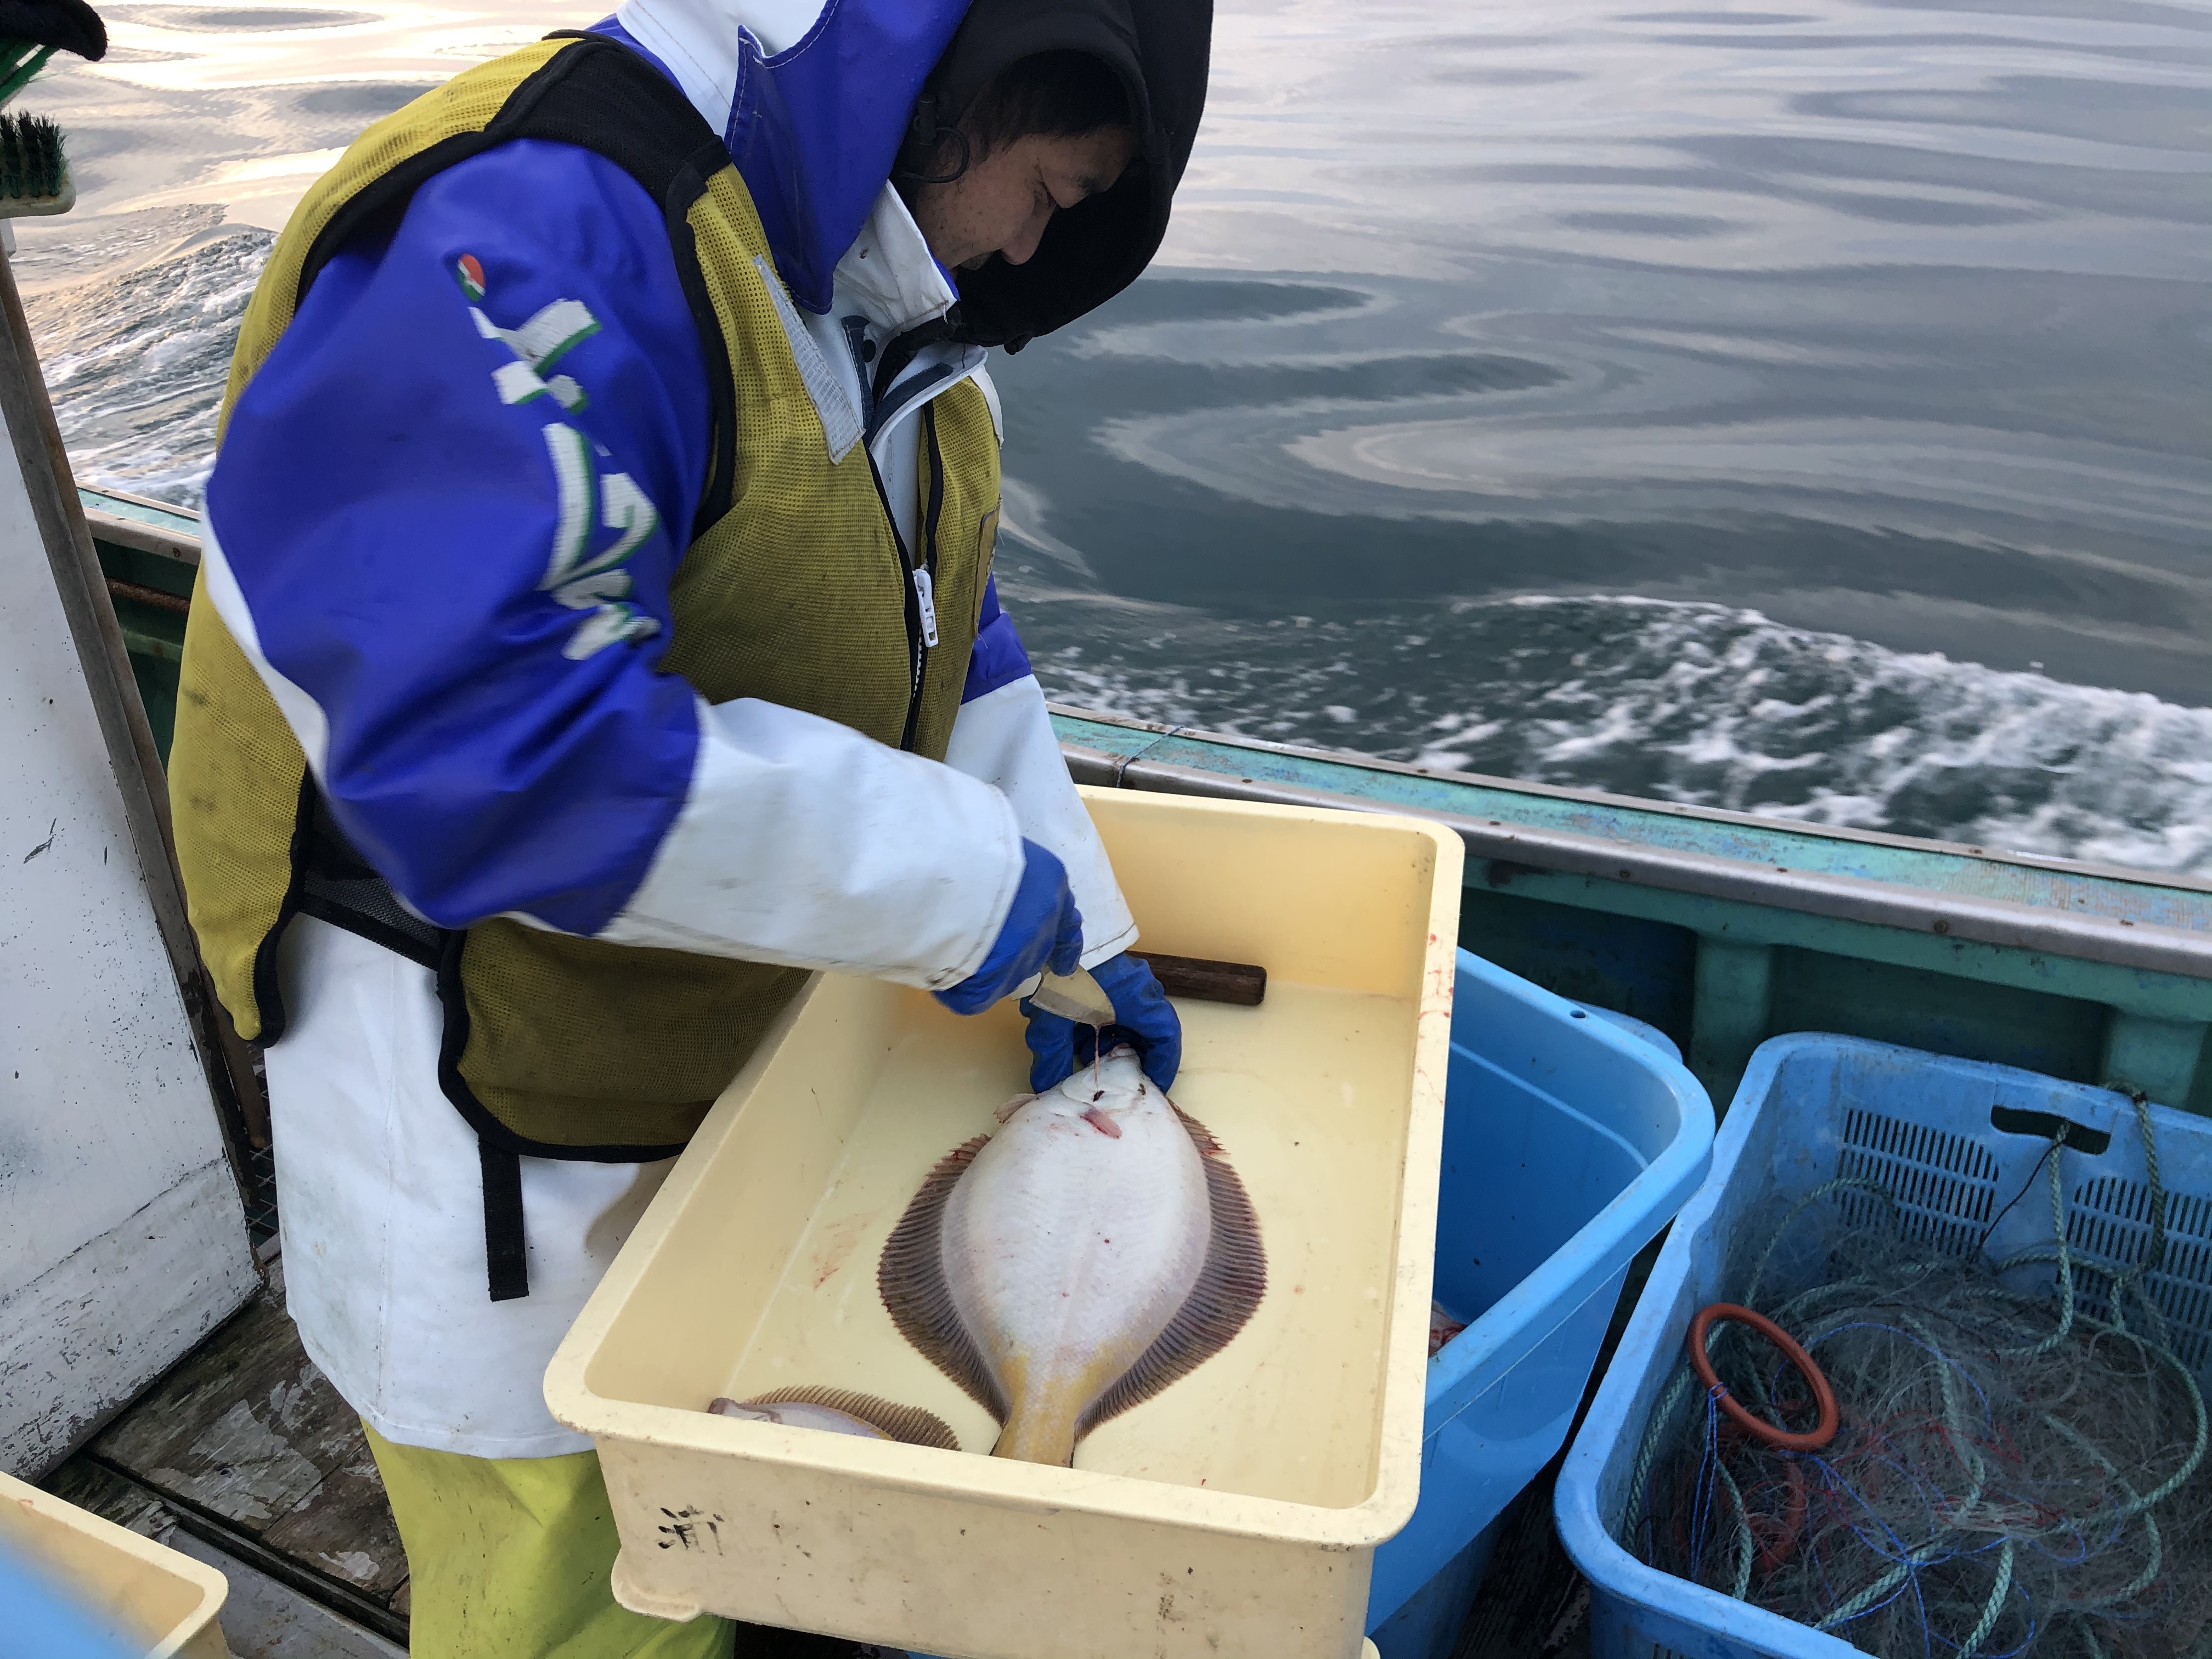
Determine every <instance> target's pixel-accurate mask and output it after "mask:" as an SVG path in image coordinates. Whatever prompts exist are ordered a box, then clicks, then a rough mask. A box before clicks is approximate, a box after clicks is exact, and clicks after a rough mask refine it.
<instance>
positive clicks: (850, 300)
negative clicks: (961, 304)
mask: <svg viewBox="0 0 2212 1659" xmlns="http://www.w3.org/2000/svg"><path fill="white" fill-rule="evenodd" d="M835 281H836V299H835V301H833V302H832V303H833V304H834V306H835V307H836V309H837V310H839V311H841V312H842V311H843V310H845V309H846V308H847V307H852V308H854V309H856V310H858V311H859V312H860V313H861V314H862V315H863V316H865V317H866V318H867V319H868V320H869V321H870V322H872V323H873V324H875V325H877V326H878V327H879V328H881V329H884V330H885V331H888V332H890V333H891V334H901V333H903V332H904V331H906V330H908V329H909V328H912V327H913V326H914V325H915V324H917V323H926V322H927V321H928V320H929V319H931V318H933V317H942V316H943V315H944V314H945V313H946V312H947V311H949V310H951V308H952V306H953V303H954V301H957V300H958V299H959V297H960V294H959V290H957V289H955V288H954V287H953V286H952V283H951V281H950V280H949V279H948V278H947V277H946V276H945V271H944V269H943V268H942V267H941V266H939V264H938V263H937V261H936V259H935V258H933V257H932V255H931V253H930V252H929V243H928V240H927V239H926V238H925V237H924V236H923V235H922V234H921V226H920V225H917V224H916V223H915V222H914V215H913V214H911V213H909V212H908V211H907V206H906V204H905V203H904V202H903V201H902V200H900V199H899V193H898V191H896V190H894V189H892V188H891V186H890V185H884V188H883V191H882V193H881V194H879V195H878V197H876V204H875V206H874V207H873V208H872V209H871V210H869V213H868V218H867V222H866V224H864V225H862V226H861V227H860V234H859V235H858V236H855V237H854V239H853V245H852V246H850V247H848V248H847V249H846V250H845V254H844V257H843V258H841V259H839V260H838V261H837V269H836V273H835Z"/></svg>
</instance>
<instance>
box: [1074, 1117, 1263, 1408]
mask: <svg viewBox="0 0 2212 1659" xmlns="http://www.w3.org/2000/svg"><path fill="white" fill-rule="evenodd" d="M1173 1104H1174V1103H1173V1102H1170V1105H1173ZM1175 1115H1176V1117H1178V1118H1180V1119H1182V1127H1184V1129H1185V1130H1187V1131H1188V1133H1189V1135H1190V1139H1191V1144H1192V1145H1193V1146H1196V1147H1197V1148H1198V1155H1199V1161H1200V1164H1203V1165H1204V1167H1205V1170H1206V1198H1207V1200H1208V1202H1209V1204H1210V1205H1211V1206H1212V1212H1213V1235H1212V1240H1211V1241H1210V1242H1209V1243H1208V1244H1207V1246H1206V1265H1205V1266H1204V1267H1201V1268H1200V1269H1199V1273H1198V1283H1196V1284H1195V1285H1192V1286H1191V1290H1190V1295H1189V1296H1188V1297H1185V1298H1184V1300H1183V1304H1182V1309H1181V1310H1179V1311H1178V1312H1177V1313H1176V1316H1175V1317H1174V1318H1173V1319H1171V1320H1170V1321H1169V1322H1168V1328H1167V1329H1165V1330H1164V1331H1162V1332H1161V1333H1160V1334H1159V1335H1158V1337H1156V1338H1154V1339H1153V1341H1152V1346H1151V1347H1149V1348H1147V1349H1146V1350H1145V1351H1144V1352H1143V1353H1141V1354H1139V1356H1138V1357H1137V1363H1136V1364H1133V1365H1132V1366H1130V1367H1129V1369H1128V1370H1127V1371H1125V1372H1123V1373H1122V1374H1121V1379H1120V1380H1119V1381H1118V1382H1116V1383H1115V1384H1114V1386H1113V1387H1112V1388H1110V1389H1107V1390H1106V1392H1105V1393H1104V1394H1103V1395H1099V1396H1098V1399H1097V1401H1096V1402H1095V1403H1094V1404H1092V1406H1091V1408H1090V1409H1089V1410H1088V1411H1086V1412H1085V1413H1083V1416H1082V1418H1081V1419H1079V1421H1078V1422H1077V1424H1076V1427H1075V1436H1076V1438H1077V1439H1079V1440H1080V1439H1081V1438H1082V1437H1084V1436H1085V1435H1086V1434H1089V1433H1090V1432H1091V1430H1093V1429H1095V1428H1097V1426H1098V1425H1100V1424H1101V1423H1103V1422H1105V1421H1106V1420H1107V1419H1109V1418H1112V1417H1118V1416H1120V1415H1121V1413H1123V1412H1125V1411H1127V1410H1128V1409H1129V1408H1130V1407H1132V1406H1140V1405H1142V1404H1143V1403H1144V1402H1145V1401H1147V1400H1150V1399H1151V1398H1152V1396H1153V1395H1156V1394H1158V1393H1159V1391H1160V1390H1161V1389H1164V1388H1166V1387H1167V1386H1168V1385H1169V1384H1170V1383H1177V1382H1180V1381H1182V1379H1183V1378H1184V1377H1186V1376H1189V1375H1190V1374H1191V1372H1193V1371H1194V1370H1197V1369H1198V1368H1199V1367H1200V1365H1202V1364H1205V1363H1206V1361H1207V1360H1209V1359H1211V1358H1213V1356H1214V1355H1216V1354H1218V1353H1219V1352H1221V1351H1222V1350H1223V1349H1224V1348H1225V1347H1227V1346H1229V1344H1230V1341H1231V1339H1232V1338H1234V1337H1235V1336H1236V1334H1237V1332H1239V1331H1241V1330H1243V1328H1244V1324H1245V1322H1246V1321H1247V1320H1249V1319H1250V1318H1251V1317H1252V1315H1253V1312H1254V1311H1255V1310H1256V1309H1257V1308H1258V1307H1259V1305H1260V1298H1261V1297H1263V1296H1265V1295H1266V1294H1267V1252H1266V1250H1265V1249H1262V1248H1261V1243H1260V1218H1259V1217H1258V1216H1257V1215H1255V1213H1254V1212H1253V1210H1252V1200H1251V1199H1250V1198H1249V1197H1247V1196H1246V1195H1245V1192H1244V1183H1243V1182H1241V1181H1239V1180H1238V1179H1237V1171H1236V1170H1232V1169H1231V1168H1230V1167H1229V1160H1228V1158H1227V1157H1226V1156H1225V1154H1224V1153H1223V1152H1222V1150H1221V1143H1220V1142H1219V1141H1218V1140H1216V1139H1214V1138H1213V1136H1212V1133H1209V1132H1208V1131H1207V1129H1206V1126H1205V1125H1204V1124H1202V1123H1200V1122H1199V1121H1197V1120H1196V1119H1195V1118H1193V1117H1190V1116H1188V1115H1187V1114H1185V1112H1184V1111H1183V1109H1182V1107H1180V1106H1176V1108H1175Z"/></svg>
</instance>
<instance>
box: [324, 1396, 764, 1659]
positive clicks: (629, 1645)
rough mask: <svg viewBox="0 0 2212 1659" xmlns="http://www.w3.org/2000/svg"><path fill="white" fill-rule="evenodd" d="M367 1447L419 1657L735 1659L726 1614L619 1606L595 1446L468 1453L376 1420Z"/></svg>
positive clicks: (611, 1529)
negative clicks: (695, 1615) (534, 1453)
mask: <svg viewBox="0 0 2212 1659" xmlns="http://www.w3.org/2000/svg"><path fill="white" fill-rule="evenodd" d="M364 1426H366V1425H364ZM368 1449H369V1450H370V1451H371V1452H372V1453H373V1454H374V1455H375V1458H376V1468H377V1472H378V1473H379V1474H381V1475H383V1477H384V1490H385V1492H386V1496H388V1497H389V1498H391V1500H392V1516H393V1517H394V1518H395V1519H396V1520H398V1522H399V1541H400V1542H401V1543H402V1544H404V1545H405V1546H406V1547H407V1567H408V1571H409V1574H410V1579H409V1589H410V1594H411V1595H412V1596H413V1598H414V1605H413V1609H412V1612H411V1613H410V1631H409V1639H408V1644H407V1645H408V1652H409V1654H410V1659H728V1655H729V1653H730V1648H731V1643H732V1639H733V1638H732V1628H731V1626H730V1625H729V1624H728V1622H727V1621H726V1620H720V1619H714V1618H699V1619H694V1620H691V1622H690V1623H689V1624H686V1625H675V1624H671V1623H669V1622H668V1620H665V1619H648V1618H647V1617H645V1616H644V1615H643V1614H642V1613H631V1612H630V1611H629V1610H628V1609H627V1608H625V1607H619V1606H617V1605H616V1602H615V1598H614V1593H613V1592H612V1591H611V1590H610V1589H608V1588H607V1573H608V1571H609V1570H610V1569H611V1568H612V1567H613V1565H614V1564H615V1551H616V1548H617V1541H616V1538H615V1522H614V1516H612V1514H611V1513H610V1512H609V1510H608V1507H607V1489H606V1485H605V1482H604V1481H602V1480H600V1478H599V1457H598V1455H596V1454H595V1453H592V1452H576V1453H574V1454H573V1455H569V1456H567V1457H501V1458H490V1457H464V1456H462V1455H460V1454H459V1453H458V1452H442V1451H424V1450H423V1449H422V1448H420V1447H418V1446H395V1445H393V1444H392V1443H391V1442H390V1441H388V1440H386V1439H385V1438H383V1437H381V1436H380V1435H379V1434H378V1433H377V1432H376V1431H375V1430H374V1429H370V1430H368Z"/></svg>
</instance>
